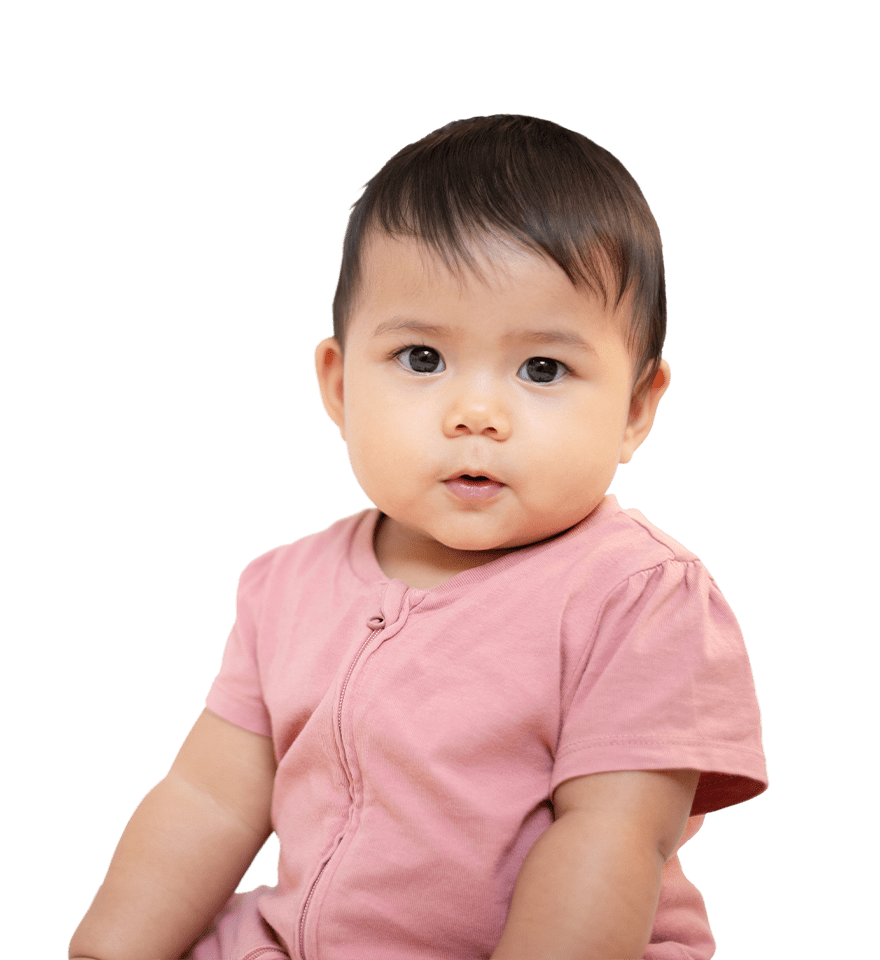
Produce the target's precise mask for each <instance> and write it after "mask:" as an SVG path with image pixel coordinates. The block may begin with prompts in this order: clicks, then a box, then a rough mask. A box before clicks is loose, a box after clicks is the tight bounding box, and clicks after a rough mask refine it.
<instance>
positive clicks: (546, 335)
mask: <svg viewBox="0 0 880 960" xmlns="http://www.w3.org/2000/svg"><path fill="white" fill-rule="evenodd" d="M399 330H409V331H411V332H412V333H421V334H424V335H425V336H427V337H441V336H444V335H448V334H449V328H448V327H444V326H443V325H442V324H437V323H426V322H425V321H424V320H417V319H415V317H401V316H396V317H392V318H391V319H390V320H385V321H384V322H383V323H380V324H379V326H378V327H376V329H375V330H374V331H373V336H374V337H381V336H382V335H383V334H386V333H395V332H397V331H399ZM505 340H519V341H522V342H524V343H535V344H551V345H552V344H565V345H566V346H569V347H575V348H577V349H578V350H585V351H587V352H589V353H596V348H595V347H594V346H593V345H592V344H591V343H590V342H589V341H588V340H585V339H584V338H583V337H582V336H580V334H577V333H572V332H570V331H567V330H528V329H520V330H511V331H510V333H508V334H507V336H506V337H505Z"/></svg>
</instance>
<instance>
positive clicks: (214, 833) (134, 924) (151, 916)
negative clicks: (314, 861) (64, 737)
mask: <svg viewBox="0 0 880 960" xmlns="http://www.w3.org/2000/svg"><path fill="white" fill-rule="evenodd" d="M274 778H275V755H274V752H273V749H272V741H271V739H270V738H269V737H263V736H260V735H259V734H256V733H249V732H248V731H247V730H243V729H242V728H241V727H237V726H235V725H234V724H232V723H229V722H228V721H227V720H223V719H221V718H220V717H218V716H217V715H216V714H213V713H211V712H210V711H208V710H206V711H204V713H202V715H201V716H200V717H199V719H198V720H197V721H196V723H195V725H194V726H193V728H192V731H191V732H190V734H189V736H188V737H187V739H186V741H185V743H184V744H183V746H182V747H181V750H180V753H179V754H178V756H177V759H176V760H175V761H174V764H173V765H172V767H171V770H170V771H169V773H168V776H167V777H165V779H164V780H163V781H162V782H161V783H160V784H159V785H158V786H156V787H155V788H154V789H153V790H152V791H151V792H150V793H148V794H147V796H146V797H145V798H144V800H143V802H142V803H141V804H140V806H139V807H138V808H137V810H136V811H135V813H134V816H133V817H132V818H131V820H130V821H129V824H128V826H127V827H126V828H125V832H124V833H123V835H122V839H121V840H120V841H119V845H118V847H117V848H116V853H115V854H114V855H113V859H112V861H111V863H110V869H109V870H108V872H107V877H106V879H105V881H104V883H103V884H102V886H101V888H100V890H99V891H98V894H97V896H96V897H95V900H94V902H93V903H92V905H91V907H90V908H89V911H88V913H87V914H86V915H85V917H84V918H83V920H82V923H80V925H79V927H78V929H77V931H76V933H75V934H74V935H73V940H72V941H71V943H70V954H69V955H70V957H81V958H92V960H156V958H160V957H161V958H166V957H179V956H180V955H181V954H182V953H183V952H184V951H185V950H187V949H188V948H189V946H190V945H191V944H192V943H193V941H194V940H196V938H197V937H198V936H199V934H200V933H201V932H202V931H203V930H204V928H205V927H206V926H207V925H208V923H209V922H210V921H211V919H212V918H213V917H214V916H215V914H216V913H218V912H219V910H220V909H221V907H222V906H223V904H224V903H225V902H226V901H227V900H228V899H229V897H230V896H231V895H232V894H233V892H234V891H235V888H236V886H237V885H238V882H239V880H240V879H241V877H242V876H243V874H244V872H245V870H247V868H248V866H249V864H250V862H251V861H252V860H253V858H254V856H255V855H256V853H257V851H258V850H259V849H260V847H261V846H262V845H263V843H264V842H265V840H266V838H267V837H268V836H269V834H270V833H271V829H272V828H271V825H270V806H271V800H272V785H273V782H274Z"/></svg>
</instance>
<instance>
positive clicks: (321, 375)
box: [315, 337, 345, 440]
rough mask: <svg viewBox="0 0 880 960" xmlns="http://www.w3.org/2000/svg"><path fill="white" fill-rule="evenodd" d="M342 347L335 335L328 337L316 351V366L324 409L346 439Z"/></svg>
mask: <svg viewBox="0 0 880 960" xmlns="http://www.w3.org/2000/svg"><path fill="white" fill-rule="evenodd" d="M342 367H343V364H342V347H341V346H340V345H339V341H338V340H337V339H336V338H335V337H328V338H327V339H326V340H322V341H321V342H320V343H319V344H318V349H317V350H316V351H315V368H316V370H317V373H318V384H319V386H320V388H321V398H322V399H323V401H324V409H325V410H326V411H327V413H328V414H329V415H330V419H331V420H332V421H333V422H334V423H335V424H336V426H337V427H339V432H340V433H341V434H342V439H343V440H344V439H345V405H344V403H343V377H342Z"/></svg>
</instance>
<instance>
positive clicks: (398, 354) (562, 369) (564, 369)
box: [391, 343, 571, 386]
mask: <svg viewBox="0 0 880 960" xmlns="http://www.w3.org/2000/svg"><path fill="white" fill-rule="evenodd" d="M412 350H426V351H427V350H430V351H431V353H435V354H436V355H437V357H438V358H439V361H440V363H441V364H442V366H441V367H440V369H439V370H413V368H412V367H410V366H408V365H407V364H406V363H405V362H404V360H403V357H404V356H405V354H408V353H409V352H410V351H412ZM391 357H392V359H394V360H396V361H397V362H398V363H399V364H400V365H401V366H402V367H403V368H404V369H405V370H408V371H409V372H410V373H414V374H416V375H417V376H429V375H431V374H434V373H442V372H443V371H444V370H445V369H446V362H445V361H444V360H443V356H442V354H441V353H440V351H439V350H435V349H434V347H429V346H427V345H425V344H423V343H419V344H412V345H410V346H407V347H401V348H400V349H399V350H395V351H394V352H393V353H392V354H391ZM533 360H544V361H548V362H550V363H555V364H556V365H557V367H558V368H559V373H560V375H559V376H555V377H554V378H553V379H552V380H531V379H528V378H526V377H519V374H520V371H522V370H523V369H525V367H526V366H527V364H529V363H531V361H533ZM570 373H571V368H570V367H569V366H568V365H567V364H565V363H563V362H562V361H561V360H555V359H553V357H529V358H528V360H526V361H525V363H523V364H522V366H521V367H520V368H519V370H517V376H518V377H519V379H521V380H523V381H525V382H526V383H533V384H540V385H542V386H544V385H548V384H551V383H558V382H559V381H560V380H563V379H564V378H565V377H566V376H568V375H569V374H570Z"/></svg>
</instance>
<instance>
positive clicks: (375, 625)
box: [367, 616, 385, 630]
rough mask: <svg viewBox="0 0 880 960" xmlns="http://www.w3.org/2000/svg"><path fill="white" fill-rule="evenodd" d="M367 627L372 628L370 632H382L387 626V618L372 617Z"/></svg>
mask: <svg viewBox="0 0 880 960" xmlns="http://www.w3.org/2000/svg"><path fill="white" fill-rule="evenodd" d="M367 626H368V627H369V628H370V630H381V629H382V627H384V626H385V618H384V617H378V616H377V617H370V619H369V620H367Z"/></svg>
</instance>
